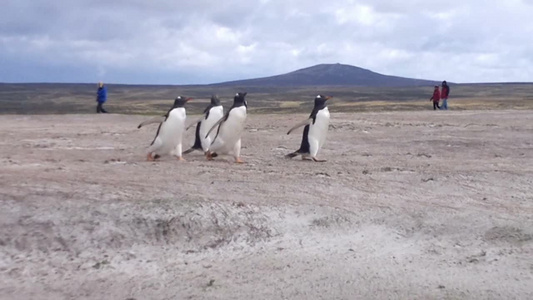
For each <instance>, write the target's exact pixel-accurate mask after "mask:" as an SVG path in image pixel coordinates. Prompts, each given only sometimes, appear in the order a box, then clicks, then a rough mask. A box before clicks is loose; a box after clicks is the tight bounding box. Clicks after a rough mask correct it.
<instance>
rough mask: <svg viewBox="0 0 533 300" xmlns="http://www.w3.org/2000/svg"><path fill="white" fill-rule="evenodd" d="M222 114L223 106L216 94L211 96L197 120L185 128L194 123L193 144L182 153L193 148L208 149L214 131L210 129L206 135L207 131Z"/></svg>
mask: <svg viewBox="0 0 533 300" xmlns="http://www.w3.org/2000/svg"><path fill="white" fill-rule="evenodd" d="M223 116H224V108H223V107H222V105H221V104H220V100H219V99H218V96H216V95H213V96H211V103H210V104H209V105H208V106H207V107H206V108H205V110H204V113H203V114H202V116H201V117H200V119H199V120H197V121H194V122H192V123H191V124H190V125H189V126H188V127H187V128H186V129H185V130H188V129H189V128H190V127H191V126H194V124H197V125H196V134H195V140H194V145H193V146H192V147H191V148H190V149H189V150H186V151H184V152H183V154H187V153H190V152H192V151H194V150H202V151H203V152H204V154H205V153H207V152H208V151H209V147H210V146H211V142H212V141H213V139H214V138H215V135H216V132H214V131H212V132H211V133H210V134H209V135H207V131H208V130H209V129H211V127H213V125H215V123H216V122H217V121H218V120H220V119H222V117H223Z"/></svg>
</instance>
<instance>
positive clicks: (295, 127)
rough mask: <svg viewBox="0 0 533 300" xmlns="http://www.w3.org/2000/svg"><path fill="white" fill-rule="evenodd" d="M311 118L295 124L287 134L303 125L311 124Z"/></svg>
mask: <svg viewBox="0 0 533 300" xmlns="http://www.w3.org/2000/svg"><path fill="white" fill-rule="evenodd" d="M311 120H312V119H311V118H309V119H307V120H305V121H302V122H300V123H298V124H296V125H294V127H292V128H291V129H289V131H288V132H287V135H289V134H291V132H292V131H294V130H296V129H298V128H300V127H302V126H305V125H309V124H310V123H311Z"/></svg>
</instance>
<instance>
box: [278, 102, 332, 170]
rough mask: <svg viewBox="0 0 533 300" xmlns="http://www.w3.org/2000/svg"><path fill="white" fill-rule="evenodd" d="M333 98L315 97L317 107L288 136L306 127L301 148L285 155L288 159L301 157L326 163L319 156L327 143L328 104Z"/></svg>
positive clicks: (290, 130)
mask: <svg viewBox="0 0 533 300" xmlns="http://www.w3.org/2000/svg"><path fill="white" fill-rule="evenodd" d="M331 98H332V97H330V96H323V95H317V96H316V97H315V105H314V107H313V110H312V111H311V114H310V115H309V118H307V119H306V120H304V121H302V122H300V123H298V124H296V125H295V126H293V127H292V128H291V129H289V131H288V132H287V135H289V134H291V132H293V131H294V130H296V129H298V128H300V127H302V126H305V127H304V131H303V134H302V142H301V144H300V148H299V149H298V150H296V151H294V152H292V153H289V154H287V155H285V157H286V158H294V157H296V156H298V155H301V156H302V159H303V160H312V161H315V162H325V161H326V160H324V159H319V158H318V157H317V155H318V152H319V151H320V149H321V148H322V146H323V145H324V142H325V141H326V136H327V133H328V129H329V118H330V115H329V110H328V107H327V103H326V102H327V101H328V100H329V99H331Z"/></svg>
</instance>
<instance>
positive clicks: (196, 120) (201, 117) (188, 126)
mask: <svg viewBox="0 0 533 300" xmlns="http://www.w3.org/2000/svg"><path fill="white" fill-rule="evenodd" d="M204 118H205V114H202V115H201V116H200V117H199V118H197V119H194V120H193V121H192V122H191V123H190V124H189V125H187V127H185V131H187V130H189V128H191V127H193V126H194V124H198V123H200V122H201V121H202V120H203V119H204Z"/></svg>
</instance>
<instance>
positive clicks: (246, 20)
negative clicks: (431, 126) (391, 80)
mask: <svg viewBox="0 0 533 300" xmlns="http://www.w3.org/2000/svg"><path fill="white" fill-rule="evenodd" d="M320 63H344V64H350V65H355V66H359V67H362V68H366V69H370V70H373V71H375V72H379V73H383V74H387V75H396V76H404V77H414V78H421V79H434V80H443V79H446V80H448V81H453V82H508V81H528V82H529V81H533V0H505V1H504V0H460V1H456V0H448V1H428V0H404V1H389V0H354V1H350V0H345V1H338V0H320V1H315V0H308V1H304V0H248V1H245V0H241V1H236V0H225V1H211V0H209V1H208V0H188V1H183V0H152V1H149V0H71V1H67V0H63V1H62V0H2V4H1V10H0V82H96V81H100V80H103V81H106V82H113V83H148V84H190V83H212V82H220V81H227V80H236V79H244V78H254V77H262V76H270V75H276V74H281V73H286V72H290V71H293V70H296V69H299V68H304V67H309V66H312V65H315V64H320Z"/></svg>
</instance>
